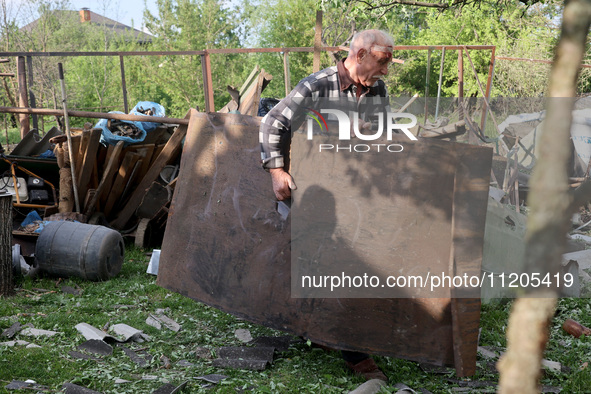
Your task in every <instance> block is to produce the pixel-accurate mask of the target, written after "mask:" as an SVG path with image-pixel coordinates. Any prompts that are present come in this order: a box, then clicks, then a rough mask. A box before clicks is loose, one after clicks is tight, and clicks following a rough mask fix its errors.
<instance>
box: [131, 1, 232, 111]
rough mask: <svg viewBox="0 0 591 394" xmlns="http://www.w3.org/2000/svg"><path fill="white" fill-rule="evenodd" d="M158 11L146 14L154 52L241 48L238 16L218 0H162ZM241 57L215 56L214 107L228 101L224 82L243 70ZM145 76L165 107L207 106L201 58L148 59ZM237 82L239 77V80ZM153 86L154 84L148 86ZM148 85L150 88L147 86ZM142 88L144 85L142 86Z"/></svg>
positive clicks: (212, 65) (213, 73)
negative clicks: (155, 88) (154, 87)
mask: <svg viewBox="0 0 591 394" xmlns="http://www.w3.org/2000/svg"><path fill="white" fill-rule="evenodd" d="M157 6H158V15H153V14H152V13H151V12H149V11H146V12H145V13H144V20H145V23H146V27H147V28H148V29H149V30H150V31H151V32H152V33H153V34H154V35H155V39H154V41H153V44H152V48H151V49H152V50H155V51H158V50H161V51H183V50H192V51H194V50H202V49H212V48H239V47H240V39H239V37H238V30H239V20H240V15H239V14H238V11H236V10H232V9H229V8H225V7H223V3H222V2H221V1H218V0H178V1H172V0H158V1H157ZM243 66H244V64H243V62H241V61H240V60H239V57H238V55H215V56H211V67H212V78H213V89H214V99H215V104H216V108H221V107H222V106H223V105H224V104H226V103H227V102H228V101H229V100H230V96H229V94H228V93H227V92H226V86H227V85H229V84H233V83H234V84H235V83H237V82H236V80H239V79H240V76H241V75H242V74H243V72H242V71H243ZM143 68H144V70H143V72H144V73H145V77H146V79H147V80H149V81H151V82H157V83H158V84H159V88H158V90H159V91H160V92H161V93H163V94H164V96H165V97H164V99H163V100H162V101H164V102H161V104H162V105H164V106H165V107H166V108H167V110H168V111H169V112H170V113H172V114H174V115H176V116H184V114H185V113H186V112H187V109H188V108H192V107H193V108H194V107H196V106H197V107H199V109H201V110H203V109H204V103H205V100H204V94H203V77H202V71H201V59H200V57H199V56H178V55H175V56H163V57H160V58H155V57H150V58H149V59H146V61H145V62H144V63H143ZM238 82H239V81H238ZM149 85H152V84H149ZM148 89H150V88H148ZM140 90H141V89H140Z"/></svg>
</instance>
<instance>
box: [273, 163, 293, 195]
mask: <svg viewBox="0 0 591 394" xmlns="http://www.w3.org/2000/svg"><path fill="white" fill-rule="evenodd" d="M269 172H270V173H271V179H272V180H273V192H275V197H277V199H278V200H279V201H283V200H289V199H290V198H291V191H292V190H295V189H297V186H296V184H295V182H294V181H293V178H292V177H291V175H289V174H288V173H287V172H285V171H284V170H283V168H271V169H270V170H269Z"/></svg>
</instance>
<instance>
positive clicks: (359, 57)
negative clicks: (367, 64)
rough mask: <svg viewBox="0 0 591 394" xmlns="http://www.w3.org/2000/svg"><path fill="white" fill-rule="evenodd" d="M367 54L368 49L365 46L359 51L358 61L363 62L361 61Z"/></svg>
mask: <svg viewBox="0 0 591 394" xmlns="http://www.w3.org/2000/svg"><path fill="white" fill-rule="evenodd" d="M365 55H367V50H366V49H365V48H361V49H360V50H359V51H357V63H361V61H362V60H363V59H365Z"/></svg>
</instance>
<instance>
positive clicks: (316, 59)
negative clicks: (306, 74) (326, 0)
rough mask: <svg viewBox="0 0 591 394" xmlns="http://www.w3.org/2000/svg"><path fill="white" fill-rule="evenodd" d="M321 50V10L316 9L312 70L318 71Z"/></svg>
mask: <svg viewBox="0 0 591 394" xmlns="http://www.w3.org/2000/svg"><path fill="white" fill-rule="evenodd" d="M321 50H322V10H317V11H316V26H315V27H314V59H313V62H312V66H313V70H314V72H317V71H320V51H321Z"/></svg>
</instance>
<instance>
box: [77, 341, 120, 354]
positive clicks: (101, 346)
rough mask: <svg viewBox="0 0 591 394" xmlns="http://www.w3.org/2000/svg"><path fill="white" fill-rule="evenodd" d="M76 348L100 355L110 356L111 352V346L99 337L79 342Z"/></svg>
mask: <svg viewBox="0 0 591 394" xmlns="http://www.w3.org/2000/svg"><path fill="white" fill-rule="evenodd" d="M78 350H86V351H87V352H90V353H94V354H99V355H101V356H110V355H111V354H113V347H112V346H111V345H109V344H108V343H106V342H104V341H101V340H99V339H89V340H88V341H86V342H84V343H82V344H80V345H79V346H78Z"/></svg>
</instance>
